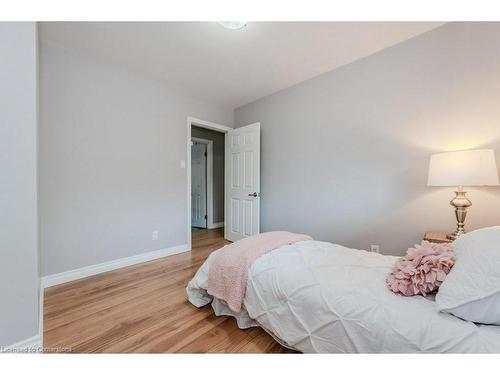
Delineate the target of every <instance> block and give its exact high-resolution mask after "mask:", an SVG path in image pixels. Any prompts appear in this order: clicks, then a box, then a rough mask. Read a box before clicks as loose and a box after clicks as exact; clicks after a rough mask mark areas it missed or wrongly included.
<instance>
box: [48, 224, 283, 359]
mask: <svg viewBox="0 0 500 375" xmlns="http://www.w3.org/2000/svg"><path fill="white" fill-rule="evenodd" d="M225 243H226V242H225V240H224V239H223V229H213V230H206V229H205V230H194V231H193V250H192V251H191V252H187V253H183V254H179V255H174V256H170V257H166V258H162V259H159V260H155V261H152V262H148V263H142V264H140V265H136V266H132V267H127V268H122V269H120V270H116V271H112V272H107V273H104V274H100V275H97V276H92V277H89V278H86V279H82V280H78V281H74V282H71V283H67V284H63V285H58V286H54V287H52V288H49V289H46V291H45V302H44V347H46V348H62V349H60V350H64V351H70V352H72V353H175V352H178V353H279V352H290V351H289V350H288V349H286V348H283V347H282V346H281V345H279V344H278V343H276V342H275V341H274V340H273V339H272V338H271V336H269V335H268V334H267V333H266V332H265V331H263V330H262V329H261V328H250V329H247V330H240V329H239V328H238V326H237V325H236V321H235V320H234V319H233V318H229V317H216V316H215V315H214V313H213V311H212V309H211V307H210V306H205V307H203V308H200V309H197V308H196V307H194V306H193V305H191V304H190V303H189V302H188V301H187V299H186V292H185V287H186V285H187V283H188V281H189V280H190V279H191V278H192V277H193V276H194V274H195V272H196V270H197V269H198V267H199V266H200V265H201V264H202V263H203V261H204V260H205V259H206V257H207V256H208V254H210V253H211V252H212V251H214V250H216V249H218V248H220V247H221V246H223V245H224V244H225Z"/></svg>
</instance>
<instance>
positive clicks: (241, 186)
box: [181, 117, 260, 249]
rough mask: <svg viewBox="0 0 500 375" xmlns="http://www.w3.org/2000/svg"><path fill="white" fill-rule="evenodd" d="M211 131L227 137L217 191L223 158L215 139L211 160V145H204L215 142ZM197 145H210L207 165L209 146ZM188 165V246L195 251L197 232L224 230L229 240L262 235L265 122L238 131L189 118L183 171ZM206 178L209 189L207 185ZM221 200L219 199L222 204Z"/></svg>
mask: <svg viewBox="0 0 500 375" xmlns="http://www.w3.org/2000/svg"><path fill="white" fill-rule="evenodd" d="M199 131H201V133H199ZM207 131H208V132H209V133H212V134H217V135H218V136H219V137H220V138H222V135H223V137H224V146H223V147H222V149H223V153H222V156H220V159H221V160H220V161H221V162H222V165H223V167H222V168H221V169H219V172H220V176H222V177H223V178H222V183H221V184H220V186H221V187H220V188H215V181H216V177H215V161H216V159H217V158H219V156H217V157H216V153H215V147H216V146H215V140H213V143H212V151H213V152H212V162H210V160H211V156H210V155H211V153H210V151H209V149H210V143H205V142H208V141H210V140H212V139H210V137H209V136H207V135H206V132H207ZM197 143H201V144H202V145H207V146H206V153H207V156H206V160H205V162H204V158H203V155H204V154H203V152H204V151H203V150H204V147H205V146H202V145H200V146H198V145H197ZM193 146H194V147H195V150H194V151H193V150H192V147H193ZM193 152H194V153H195V156H194V158H195V162H196V163H198V164H196V165H194V166H193V164H192V160H191V159H192V158H193V157H192V156H193V155H192V153H193ZM217 160H218V159H217ZM183 165H184V167H186V166H187V179H188V184H187V229H188V233H187V237H188V238H187V243H188V245H189V247H190V248H191V249H192V248H193V246H192V231H193V230H204V231H211V230H214V229H217V228H222V227H223V228H224V239H226V240H228V241H237V240H240V239H242V238H245V237H248V236H252V235H255V234H257V233H260V123H254V124H250V125H246V126H242V127H239V128H236V129H233V128H230V127H227V126H223V125H219V124H214V123H211V122H208V121H203V120H198V119H195V118H193V117H188V119H187V163H185V161H184V160H182V161H181V167H182V166H183ZM203 168H205V169H203ZM192 169H195V170H196V172H195V173H196V176H193V174H192ZM204 170H205V171H206V172H205V173H204V172H203V171H204ZM204 174H205V175H206V181H207V182H206V185H205V184H204V182H203V175H204ZM220 176H219V177H220ZM210 179H211V181H212V183H210ZM194 185H197V186H194ZM204 191H206V195H205V199H204V197H203V195H204ZM216 196H218V197H220V199H218V202H216V200H217V198H216ZM204 202H205V203H204ZM204 212H206V214H204ZM217 213H218V214H217ZM205 215H206V219H205ZM218 220H219V221H218ZM193 223H194V225H193ZM195 228H202V229H195ZM218 232H219V233H220V232H222V231H221V230H219V231H218Z"/></svg>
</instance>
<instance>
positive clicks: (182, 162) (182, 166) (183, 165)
mask: <svg viewBox="0 0 500 375" xmlns="http://www.w3.org/2000/svg"><path fill="white" fill-rule="evenodd" d="M181 168H182V169H186V161H185V160H181Z"/></svg>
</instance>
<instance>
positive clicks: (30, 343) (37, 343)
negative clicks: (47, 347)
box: [0, 335, 42, 354]
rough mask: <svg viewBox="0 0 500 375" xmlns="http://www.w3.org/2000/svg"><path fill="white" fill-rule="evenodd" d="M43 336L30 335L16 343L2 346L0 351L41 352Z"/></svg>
mask: <svg viewBox="0 0 500 375" xmlns="http://www.w3.org/2000/svg"><path fill="white" fill-rule="evenodd" d="M41 352H42V338H41V337H40V335H36V336H33V337H29V338H27V339H26V340H22V341H19V342H16V343H15V344H12V345H9V346H6V347H0V353H27V354H28V353H41Z"/></svg>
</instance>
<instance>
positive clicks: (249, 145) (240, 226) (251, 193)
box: [225, 123, 260, 241]
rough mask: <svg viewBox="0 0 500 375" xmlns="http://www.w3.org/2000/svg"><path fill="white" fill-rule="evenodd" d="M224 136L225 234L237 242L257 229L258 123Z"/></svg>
mask: <svg viewBox="0 0 500 375" xmlns="http://www.w3.org/2000/svg"><path fill="white" fill-rule="evenodd" d="M227 135H228V137H227V139H226V170H227V174H226V186H227V194H226V220H225V221H226V228H225V237H226V239H228V240H229V241H237V240H240V239H242V238H245V237H248V236H252V235H254V234H257V233H259V232H260V123H255V124H252V125H247V126H243V127H241V128H238V129H234V130H229V131H228V133H227Z"/></svg>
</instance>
